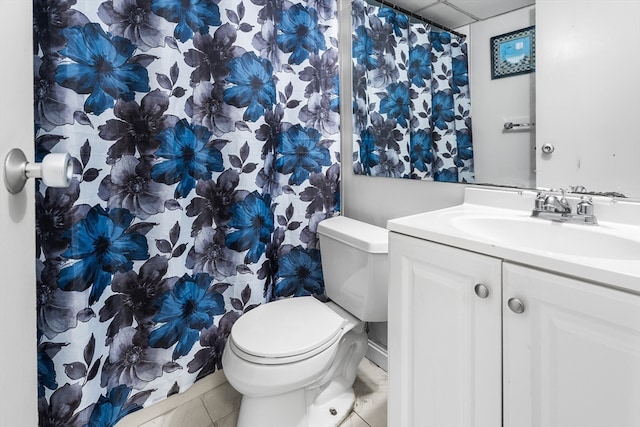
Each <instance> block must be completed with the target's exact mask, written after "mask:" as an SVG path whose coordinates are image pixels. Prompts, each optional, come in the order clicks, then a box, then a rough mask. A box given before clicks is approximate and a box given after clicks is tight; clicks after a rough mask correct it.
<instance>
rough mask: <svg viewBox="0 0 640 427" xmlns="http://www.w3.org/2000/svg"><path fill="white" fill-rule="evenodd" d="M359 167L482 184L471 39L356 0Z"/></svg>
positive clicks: (363, 170) (356, 146)
mask: <svg viewBox="0 0 640 427" xmlns="http://www.w3.org/2000/svg"><path fill="white" fill-rule="evenodd" d="M352 28H353V33H352V58H353V59H352V60H353V68H352V70H353V113H354V136H353V137H354V150H355V151H354V153H353V158H354V165H353V169H354V173H356V174H360V175H371V176H383V177H395V178H410V179H428V180H434V181H448V182H467V183H471V182H474V173H473V147H472V138H471V102H470V93H469V75H468V67H467V64H468V61H467V44H466V41H465V39H464V38H460V37H458V36H455V35H453V34H451V33H449V32H446V31H435V30H433V29H432V28H431V25H429V24H426V23H424V22H416V21H413V20H409V18H408V17H407V16H406V15H404V14H401V13H399V12H396V11H395V10H394V9H391V8H389V7H385V6H374V5H371V4H369V3H367V2H365V1H363V0H354V1H353V2H352Z"/></svg>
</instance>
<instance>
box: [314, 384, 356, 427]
mask: <svg viewBox="0 0 640 427" xmlns="http://www.w3.org/2000/svg"><path fill="white" fill-rule="evenodd" d="M355 400H356V398H355V394H354V393H353V389H349V390H347V391H346V392H344V393H343V394H341V395H339V396H336V397H335V398H334V399H332V400H330V401H328V402H324V403H323V404H321V405H318V404H314V405H311V406H310V407H309V420H308V423H307V424H306V425H308V426H309V427H337V426H339V425H340V424H341V423H342V422H343V421H344V420H345V419H346V418H347V417H348V416H349V414H350V413H351V411H352V410H353V404H354V403H355Z"/></svg>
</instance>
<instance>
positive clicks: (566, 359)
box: [503, 263, 640, 427]
mask: <svg viewBox="0 0 640 427" xmlns="http://www.w3.org/2000/svg"><path fill="white" fill-rule="evenodd" d="M503 268H504V270H503V279H504V287H503V295H504V301H505V303H504V306H503V310H504V313H503V318H504V421H505V422H504V426H505V427H527V426H545V427H555V426H558V427H574V426H576V427H578V426H579V427H589V426H593V427H602V426H615V427H624V426H634V427H637V426H639V425H640V296H638V295H634V294H630V293H627V292H623V291H617V290H613V289H609V288H605V287H602V286H598V285H594V284H590V283H586V282H582V281H579V280H573V279H570V278H566V277H563V276H557V275H554V274H550V273H545V272H541V271H538V270H534V269H530V268H525V267H521V266H517V265H512V264H508V263H504V267H503ZM511 298H518V299H519V300H521V302H522V304H523V306H524V311H523V312H522V313H521V314H516V313H514V312H513V311H512V310H511V309H510V308H509V307H508V306H507V304H508V301H509V299H511Z"/></svg>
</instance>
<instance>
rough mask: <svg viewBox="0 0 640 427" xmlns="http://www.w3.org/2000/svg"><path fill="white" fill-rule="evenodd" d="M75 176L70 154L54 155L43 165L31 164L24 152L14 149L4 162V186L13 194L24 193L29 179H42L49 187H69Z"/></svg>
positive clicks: (46, 157)
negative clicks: (23, 190)
mask: <svg viewBox="0 0 640 427" xmlns="http://www.w3.org/2000/svg"><path fill="white" fill-rule="evenodd" d="M72 176H73V162H72V161H71V156H70V155H69V154H68V153H52V154H48V155H46V156H45V157H44V159H42V163H29V162H27V157H26V156H25V155H24V152H23V151H22V150H20V149H19V148H14V149H12V150H11V151H9V153H8V154H7V157H6V158H5V160H4V186H5V187H6V188H7V191H9V193H11V194H16V193H19V192H20V191H22V189H23V188H24V184H25V183H26V182H27V179H29V178H42V181H43V182H44V183H45V184H46V185H47V186H49V187H68V186H69V184H70V183H71V177H72Z"/></svg>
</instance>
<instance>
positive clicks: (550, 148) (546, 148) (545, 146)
mask: <svg viewBox="0 0 640 427" xmlns="http://www.w3.org/2000/svg"><path fill="white" fill-rule="evenodd" d="M555 149H556V148H555V147H554V146H553V145H552V144H543V145H542V152H543V153H544V154H551V153H553V151H554V150H555Z"/></svg>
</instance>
